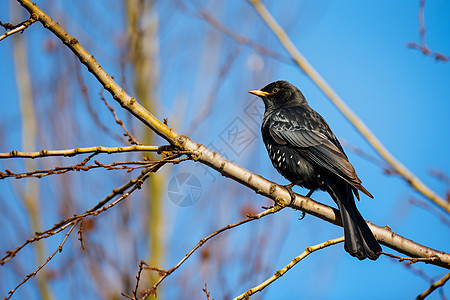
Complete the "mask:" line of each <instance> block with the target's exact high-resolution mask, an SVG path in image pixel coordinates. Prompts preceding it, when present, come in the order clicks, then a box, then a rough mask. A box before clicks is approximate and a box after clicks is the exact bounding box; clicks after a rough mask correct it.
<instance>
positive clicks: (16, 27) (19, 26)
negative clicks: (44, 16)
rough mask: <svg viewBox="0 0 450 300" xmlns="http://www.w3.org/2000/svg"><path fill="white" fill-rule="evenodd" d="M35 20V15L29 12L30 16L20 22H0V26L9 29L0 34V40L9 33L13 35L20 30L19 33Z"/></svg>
mask: <svg viewBox="0 0 450 300" xmlns="http://www.w3.org/2000/svg"><path fill="white" fill-rule="evenodd" d="M36 21H37V18H35V15H33V14H31V16H30V18H29V19H28V20H25V21H23V22H22V23H20V24H17V25H12V24H10V23H2V22H0V26H2V27H4V28H5V29H6V30H8V29H9V30H10V31H7V32H5V33H4V34H2V35H1V36H0V41H1V40H3V39H5V38H7V37H8V36H10V35H13V34H14V33H17V32H19V31H21V33H22V32H23V31H24V30H25V29H27V28H28V27H29V26H30V25H31V24H33V23H34V22H36Z"/></svg>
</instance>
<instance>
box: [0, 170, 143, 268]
mask: <svg viewBox="0 0 450 300" xmlns="http://www.w3.org/2000/svg"><path fill="white" fill-rule="evenodd" d="M151 171H152V168H151V167H150V168H147V169H144V170H142V172H141V174H140V175H139V176H138V177H136V178H134V179H132V180H130V181H128V182H127V183H126V184H124V185H123V186H121V187H119V188H117V189H114V190H113V191H112V193H111V194H109V195H108V196H106V198H104V199H103V200H101V201H100V202H99V203H98V204H97V205H96V206H95V207H93V208H91V209H89V210H87V211H86V212H85V213H84V214H81V215H74V216H73V217H70V218H67V219H65V220H62V221H61V222H59V223H56V224H54V225H53V227H52V228H50V229H48V230H45V231H43V232H36V235H37V236H36V237H34V238H32V239H28V240H26V241H25V242H24V243H23V244H22V245H20V246H19V247H17V248H16V249H15V250H12V251H6V253H7V255H6V256H5V257H3V258H2V259H1V260H0V266H1V265H3V264H5V263H6V262H7V261H9V260H11V259H12V258H13V257H14V256H15V255H16V254H17V253H18V252H19V251H20V250H22V249H23V248H24V247H25V246H26V245H28V244H31V243H33V242H36V241H39V240H41V239H44V238H47V237H50V236H52V235H55V234H57V233H59V232H61V231H62V230H64V229H65V228H67V227H68V226H70V224H74V223H77V222H79V221H81V220H83V219H84V218H86V217H88V216H97V215H99V214H101V213H102V212H104V211H106V210H108V209H110V208H111V207H113V206H115V205H116V204H118V203H119V202H121V201H122V200H124V199H126V198H127V197H128V196H129V195H130V194H131V193H133V192H134V191H135V190H136V189H140V188H141V185H142V183H143V182H144V181H145V180H146V179H147V178H148V176H149V174H150V172H151ZM128 189H130V190H129V191H128V192H125V191H126V190H128ZM119 194H122V195H121V196H120V197H119V198H118V199H116V200H115V201H113V202H111V203H110V204H109V205H107V206H105V205H106V204H107V203H108V202H109V201H110V200H111V199H113V198H114V197H115V196H117V195H119Z"/></svg>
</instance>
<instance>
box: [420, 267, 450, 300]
mask: <svg viewBox="0 0 450 300" xmlns="http://www.w3.org/2000/svg"><path fill="white" fill-rule="evenodd" d="M449 279H450V272H449V273H447V275H445V276H444V277H442V278H441V279H440V280H438V281H436V282H435V283H433V284H432V285H431V286H430V287H429V288H428V289H427V290H426V291H425V292H423V293H422V294H420V295H419V296H417V297H416V300H422V299H425V298H426V297H427V296H429V295H430V294H431V293H432V292H433V291H434V290H436V289H437V288H439V287H441V286H443V285H444V284H445V283H446V282H447V281H448V280H449Z"/></svg>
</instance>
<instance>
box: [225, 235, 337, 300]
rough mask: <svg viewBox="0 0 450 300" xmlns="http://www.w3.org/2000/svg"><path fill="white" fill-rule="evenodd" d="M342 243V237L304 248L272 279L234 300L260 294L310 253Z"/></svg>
mask: <svg viewBox="0 0 450 300" xmlns="http://www.w3.org/2000/svg"><path fill="white" fill-rule="evenodd" d="M343 241H344V237H340V238H337V239H333V240H329V241H326V242H323V243H321V244H318V245H315V246H310V247H308V248H306V249H305V251H304V252H303V253H302V254H300V255H299V256H297V257H296V258H294V259H293V260H292V261H291V262H290V263H289V264H288V265H287V266H286V267H284V268H283V269H281V270H278V271H276V272H275V274H273V276H272V277H270V278H269V279H267V280H266V281H264V282H263V283H261V284H259V285H257V286H255V287H254V288H251V289H249V290H248V291H246V292H245V293H243V294H241V295H239V296H237V297H236V298H234V300H241V299H248V298H249V297H250V296H251V295H253V294H254V293H256V292H261V291H262V290H263V289H265V288H266V287H267V286H268V285H270V284H271V283H272V282H274V281H275V280H277V279H278V278H280V277H281V276H283V275H284V274H285V273H286V272H287V271H289V270H290V269H291V268H292V267H293V266H295V265H296V264H297V263H298V262H300V261H301V260H302V259H304V258H305V257H307V256H308V255H310V254H311V253H313V252H315V251H317V250H320V249H323V248H326V247H328V246H331V245H335V244H337V243H341V242H343Z"/></svg>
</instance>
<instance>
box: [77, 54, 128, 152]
mask: <svg viewBox="0 0 450 300" xmlns="http://www.w3.org/2000/svg"><path fill="white" fill-rule="evenodd" d="M74 62H75V75H76V78H77V80H78V85H79V86H80V91H81V96H82V99H83V100H84V103H85V104H86V107H87V111H88V113H89V114H90V116H91V118H92V120H93V121H94V123H95V124H96V125H97V126H98V128H100V130H102V131H103V132H104V133H106V134H108V135H109V136H111V137H112V138H114V139H115V140H117V141H119V142H121V143H122V142H123V138H122V136H120V135H119V134H117V133H115V132H113V131H112V130H111V129H110V128H109V126H106V125H105V124H103V123H102V121H101V120H100V118H99V116H98V113H97V111H96V110H95V109H94V107H92V105H91V100H90V98H89V94H88V88H87V86H86V84H85V83H84V81H83V76H82V74H81V66H80V64H79V63H78V60H77V58H76V57H74Z"/></svg>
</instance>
